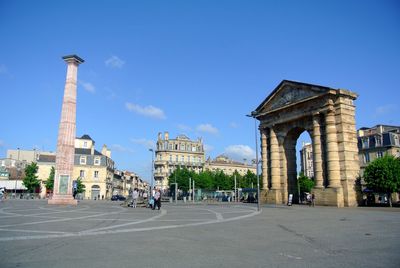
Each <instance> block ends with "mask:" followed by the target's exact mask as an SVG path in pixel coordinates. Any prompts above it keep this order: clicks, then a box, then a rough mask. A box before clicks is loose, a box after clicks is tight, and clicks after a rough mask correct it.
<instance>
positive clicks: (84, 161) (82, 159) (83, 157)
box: [79, 156, 86, 165]
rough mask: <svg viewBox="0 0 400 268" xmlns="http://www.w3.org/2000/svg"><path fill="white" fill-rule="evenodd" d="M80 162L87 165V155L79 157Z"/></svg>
mask: <svg viewBox="0 0 400 268" xmlns="http://www.w3.org/2000/svg"><path fill="white" fill-rule="evenodd" d="M79 163H80V164H81V165H86V156H81V158H80V159H79Z"/></svg>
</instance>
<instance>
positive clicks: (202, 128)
mask: <svg viewBox="0 0 400 268" xmlns="http://www.w3.org/2000/svg"><path fill="white" fill-rule="evenodd" d="M196 130H197V131H200V132H205V133H210V134H218V129H217V128H216V127H213V126H212V125H211V124H200V125H198V126H197V128H196Z"/></svg>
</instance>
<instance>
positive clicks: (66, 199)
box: [48, 195, 78, 206]
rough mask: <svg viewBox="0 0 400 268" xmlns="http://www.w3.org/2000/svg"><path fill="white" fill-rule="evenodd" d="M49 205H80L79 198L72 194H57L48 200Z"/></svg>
mask: <svg viewBox="0 0 400 268" xmlns="http://www.w3.org/2000/svg"><path fill="white" fill-rule="evenodd" d="M48 204H49V205H73V206H76V205H78V200H76V199H74V198H73V197H72V196H70V195H56V196H53V197H52V198H51V199H49V200H48Z"/></svg>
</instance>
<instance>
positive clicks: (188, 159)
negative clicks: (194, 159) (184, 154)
mask: <svg viewBox="0 0 400 268" xmlns="http://www.w3.org/2000/svg"><path fill="white" fill-rule="evenodd" d="M188 162H189V163H190V155H189V156H188Z"/></svg>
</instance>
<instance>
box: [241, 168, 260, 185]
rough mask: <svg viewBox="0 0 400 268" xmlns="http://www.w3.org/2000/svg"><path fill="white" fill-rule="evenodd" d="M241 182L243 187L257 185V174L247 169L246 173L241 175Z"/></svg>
mask: <svg viewBox="0 0 400 268" xmlns="http://www.w3.org/2000/svg"><path fill="white" fill-rule="evenodd" d="M243 183H244V185H245V186H244V187H243V188H254V187H257V175H256V174H254V173H253V172H251V171H250V170H247V173H246V175H244V176H243ZM252 186H253V187H252Z"/></svg>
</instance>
